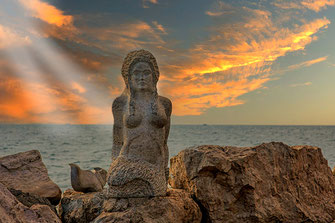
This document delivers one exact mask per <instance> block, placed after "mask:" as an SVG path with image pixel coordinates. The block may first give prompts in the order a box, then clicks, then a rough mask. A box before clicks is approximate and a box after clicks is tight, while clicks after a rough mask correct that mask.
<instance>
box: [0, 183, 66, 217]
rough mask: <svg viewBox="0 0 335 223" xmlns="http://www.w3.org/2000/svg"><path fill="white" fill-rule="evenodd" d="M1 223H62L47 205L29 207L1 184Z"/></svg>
mask: <svg viewBox="0 0 335 223" xmlns="http://www.w3.org/2000/svg"><path fill="white" fill-rule="evenodd" d="M0 222H1V223H11V222H19V223H61V221H60V219H59V218H58V216H57V215H56V214H55V213H54V212H53V211H52V210H51V209H50V207H49V206H47V205H40V204H35V205H32V207H30V208H29V207H27V206H25V205H23V204H22V203H20V202H19V201H18V200H17V199H16V198H15V196H14V195H13V194H12V193H11V192H10V191H9V190H8V189H7V188H6V187H5V186H4V185H3V184H1V183H0Z"/></svg>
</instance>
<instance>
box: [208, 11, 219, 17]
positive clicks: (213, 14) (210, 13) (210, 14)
mask: <svg viewBox="0 0 335 223" xmlns="http://www.w3.org/2000/svg"><path fill="white" fill-rule="evenodd" d="M206 15H209V16H221V15H223V12H211V11H206Z"/></svg>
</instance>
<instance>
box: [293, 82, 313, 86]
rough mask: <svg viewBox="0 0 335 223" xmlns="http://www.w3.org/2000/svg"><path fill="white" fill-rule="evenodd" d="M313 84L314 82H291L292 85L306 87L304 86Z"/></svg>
mask: <svg viewBox="0 0 335 223" xmlns="http://www.w3.org/2000/svg"><path fill="white" fill-rule="evenodd" d="M310 85H312V82H305V83H299V84H291V85H290V87H304V86H310Z"/></svg>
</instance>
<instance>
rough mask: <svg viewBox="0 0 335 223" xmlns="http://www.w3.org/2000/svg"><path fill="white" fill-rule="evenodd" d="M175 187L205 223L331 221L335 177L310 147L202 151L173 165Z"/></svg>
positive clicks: (317, 151)
mask: <svg viewBox="0 0 335 223" xmlns="http://www.w3.org/2000/svg"><path fill="white" fill-rule="evenodd" d="M170 162H171V164H170V179H169V182H170V184H171V186H172V187H173V188H178V189H185V190H187V191H189V192H190V193H191V194H193V196H194V197H195V199H196V200H197V202H198V203H199V205H200V207H201V208H202V211H203V214H204V220H205V221H206V222H213V223H214V222H292V223H293V222H332V221H333V220H334V219H335V178H334V176H333V175H332V172H331V169H330V168H329V167H328V164H327V160H326V159H325V158H324V157H323V156H322V153H321V149H319V148H316V147H311V146H294V147H290V146H287V145H285V144H283V143H275V142H273V143H266V144H262V145H259V146H256V147H247V148H237V147H220V146H198V147H193V148H189V149H186V150H183V151H182V152H180V153H179V154H178V155H177V156H175V157H173V158H172V159H171V160H170Z"/></svg>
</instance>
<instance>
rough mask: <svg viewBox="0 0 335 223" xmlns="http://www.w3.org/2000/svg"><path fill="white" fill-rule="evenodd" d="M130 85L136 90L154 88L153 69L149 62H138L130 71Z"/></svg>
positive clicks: (150, 89)
mask: <svg viewBox="0 0 335 223" xmlns="http://www.w3.org/2000/svg"><path fill="white" fill-rule="evenodd" d="M130 87H131V88H132V89H134V90H135V91H152V90H153V89H154V83H153V77H152V70H151V67H150V66H149V64H148V63H146V62H138V63H136V64H135V65H134V67H133V68H132V69H131V71H130Z"/></svg>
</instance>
